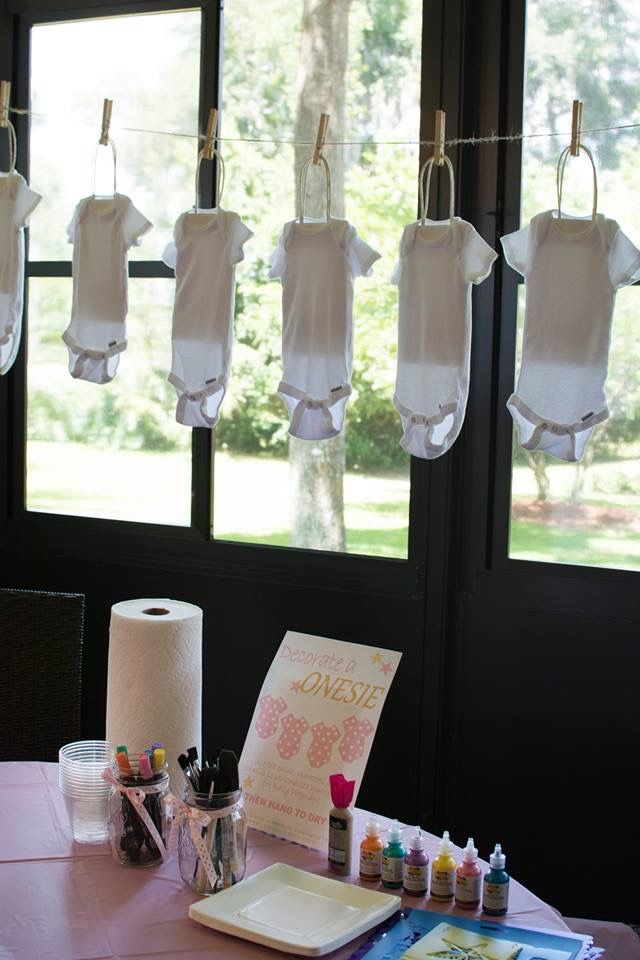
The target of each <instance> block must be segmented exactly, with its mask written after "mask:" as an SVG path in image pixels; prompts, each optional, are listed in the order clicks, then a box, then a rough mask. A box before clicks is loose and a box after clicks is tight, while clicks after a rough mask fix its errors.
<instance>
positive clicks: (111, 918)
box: [0, 762, 568, 960]
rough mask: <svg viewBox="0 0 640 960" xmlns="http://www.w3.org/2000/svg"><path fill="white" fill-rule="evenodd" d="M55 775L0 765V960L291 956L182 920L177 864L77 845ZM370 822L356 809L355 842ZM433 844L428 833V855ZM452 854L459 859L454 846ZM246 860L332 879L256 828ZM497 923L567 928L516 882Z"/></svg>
mask: <svg viewBox="0 0 640 960" xmlns="http://www.w3.org/2000/svg"><path fill="white" fill-rule="evenodd" d="M57 776H58V773H57V764H54V763H36V762H32V763H0V960H36V958H39V957H43V958H44V957H46V958H47V960H120V958H125V957H126V958H127V960H143V958H144V960H149V958H150V957H160V958H162V960H210V958H225V960H226V958H228V960H276V958H278V960H281V958H284V957H291V954H285V953H281V952H280V951H275V950H270V949H268V948H267V947H261V946H259V945H257V944H252V943H248V942H246V941H243V940H238V939H235V938H233V937H229V936H227V935H225V934H222V933H217V932H215V931H213V930H208V929H206V928H205V927H202V926H201V925H200V924H197V923H195V922H194V921H192V920H189V918H188V916H187V910H188V907H189V904H190V903H192V902H193V901H194V900H197V899H199V898H198V897H197V895H196V894H194V893H193V892H192V891H191V890H190V889H189V888H188V887H186V886H185V885H184V884H183V883H182V881H181V879H180V877H179V874H178V866H177V862H176V860H175V858H174V859H172V860H169V861H168V862H166V863H164V864H162V865H161V866H159V867H155V868H147V869H143V868H140V869H136V868H133V867H124V866H121V865H120V864H117V863H116V862H115V861H114V860H113V859H112V857H111V851H110V849H109V847H108V846H107V845H96V846H93V845H86V844H78V843H75V842H74V840H73V838H72V834H71V829H70V826H69V823H68V819H67V814H66V809H65V805H64V800H63V798H62V796H61V794H60V792H59V790H58V785H57ZM368 816H369V815H368V814H367V813H366V812H365V811H357V812H356V837H357V838H360V837H361V836H362V834H363V829H364V823H365V821H366V819H367V817H368ZM379 819H380V820H381V822H382V824H383V826H388V821H385V819H384V818H382V817H381V818H379ZM437 842H438V841H437V838H436V837H433V836H431V835H429V834H427V835H426V850H427V852H428V854H429V857H430V858H432V857H433V856H434V854H435V852H436V847H437ZM456 854H457V855H460V854H461V851H460V849H459V848H457V849H456ZM247 856H248V861H247V874H251V873H255V872H257V871H258V870H261V869H262V868H264V867H266V866H268V865H269V864H270V863H274V862H277V861H281V862H285V863H289V864H291V865H292V866H296V867H300V868H301V869H303V870H310V871H313V872H315V873H320V874H323V875H326V876H332V874H330V873H329V871H328V870H327V865H326V856H324V855H323V854H322V853H320V852H318V851H316V850H308V849H306V848H305V847H301V846H298V845H297V844H293V843H290V842H288V841H284V840H279V839H278V838H275V837H270V836H267V835H266V834H262V833H259V832H257V831H254V830H251V831H249V849H248V854H247ZM483 866H485V867H486V866H487V865H486V864H483ZM350 882H353V883H358V880H357V879H355V878H354V879H353V880H352V881H350ZM394 892H396V891H394ZM397 892H400V891H397ZM404 902H405V905H406V906H413V907H416V906H418V907H423V908H426V909H434V910H437V912H440V913H453V914H455V913H460V914H461V915H464V916H470V914H469V912H468V911H458V910H457V908H455V907H450V908H449V909H447V908H446V907H443V906H442V905H441V904H438V905H437V906H436V905H435V904H432V903H431V901H430V900H428V899H427V900H424V899H419V898H416V897H405V898H404ZM504 919H505V920H506V921H510V922H512V923H516V924H522V925H525V926H537V927H547V928H552V929H555V930H568V927H567V926H566V924H565V923H564V921H563V920H562V918H561V917H560V916H559V915H558V914H557V913H556V912H555V911H554V910H553V909H552V908H551V907H550V906H548V905H547V904H546V903H544V902H543V901H542V900H540V899H539V898H538V897H536V896H535V895H534V894H533V893H531V892H530V891H529V890H527V889H526V888H525V887H523V886H522V885H521V884H519V883H518V882H517V881H515V880H512V881H511V891H510V909H509V913H508V914H507V916H506V918H504ZM362 939H364V938H361V940H362ZM358 942H360V941H353V942H352V943H351V944H348V945H347V946H345V947H343V948H342V949H340V950H338V951H336V952H335V953H333V954H329V956H330V958H331V960H345V958H347V957H348V956H349V955H350V954H351V953H352V951H353V950H354V949H355V947H356V946H357V943H358Z"/></svg>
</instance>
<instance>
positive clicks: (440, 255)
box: [392, 217, 497, 460]
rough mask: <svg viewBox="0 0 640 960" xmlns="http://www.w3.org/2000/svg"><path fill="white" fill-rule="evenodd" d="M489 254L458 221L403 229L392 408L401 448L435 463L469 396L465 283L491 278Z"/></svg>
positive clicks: (491, 252)
mask: <svg viewBox="0 0 640 960" xmlns="http://www.w3.org/2000/svg"><path fill="white" fill-rule="evenodd" d="M496 256H497V254H496V253H495V251H494V250H493V249H492V248H491V247H490V246H489V245H488V244H487V243H485V241H484V240H483V239H482V237H480V235H479V234H478V233H476V231H475V230H474V228H473V227H472V226H471V224H470V223H467V222H466V221H464V220H461V219H460V218H459V217H451V218H450V219H449V220H440V221H435V220H425V221H424V223H422V222H421V221H420V220H417V221H415V222H414V223H410V224H408V225H407V226H406V227H405V228H404V231H403V233H402V238H401V240H400V257H399V260H398V263H397V264H396V268H395V271H394V273H393V277H392V282H393V283H397V284H398V370H397V377H396V391H395V395H394V398H393V402H394V405H395V407H396V409H397V411H398V413H399V414H400V417H401V419H402V427H403V431H404V432H403V436H402V439H401V441H400V445H401V446H402V447H403V448H404V449H405V450H406V451H407V453H411V454H413V456H414V457H422V458H423V459H426V460H433V459H435V458H436V457H440V456H442V454H443V453H446V452H447V450H448V449H449V448H450V447H451V445H452V444H453V442H454V441H455V439H456V437H457V436H458V434H459V433H460V429H461V427H462V422H463V420H464V414H465V409H466V406H467V396H468V393H469V360H470V354H471V285H472V284H474V283H481V282H482V281H483V280H485V279H486V277H488V276H489V273H490V272H491V266H492V264H493V261H494V260H495V259H496Z"/></svg>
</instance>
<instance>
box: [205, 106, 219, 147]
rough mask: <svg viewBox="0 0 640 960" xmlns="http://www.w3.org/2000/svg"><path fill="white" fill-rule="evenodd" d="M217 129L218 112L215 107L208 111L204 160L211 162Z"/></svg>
mask: <svg viewBox="0 0 640 960" xmlns="http://www.w3.org/2000/svg"><path fill="white" fill-rule="evenodd" d="M217 129H218V111H217V110H216V108H215V107H211V110H209V119H208V120H207V131H206V133H205V135H204V147H203V148H202V156H203V158H204V159H205V160H213V152H214V150H215V148H216V133H217Z"/></svg>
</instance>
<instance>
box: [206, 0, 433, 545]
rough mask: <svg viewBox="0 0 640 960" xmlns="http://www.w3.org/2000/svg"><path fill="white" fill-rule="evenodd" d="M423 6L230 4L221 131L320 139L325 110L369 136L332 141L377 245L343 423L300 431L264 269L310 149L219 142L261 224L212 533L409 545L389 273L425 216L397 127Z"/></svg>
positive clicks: (249, 273) (223, 429)
mask: <svg viewBox="0 0 640 960" xmlns="http://www.w3.org/2000/svg"><path fill="white" fill-rule="evenodd" d="M303 8H304V10H305V11H306V12H307V14H308V16H306V17H305V20H304V25H303V16H302V15H303ZM421 8H422V4H421V3H420V2H419V0H403V2H394V3H390V4H380V3H375V4H372V3H370V2H366V0H350V2H349V0H338V2H336V3H332V4H329V3H321V4H316V5H310V4H307V3H304V4H303V2H302V0H274V2H272V3H269V4H263V5H260V4H258V5H256V4H255V3H252V2H251V0H236V2H234V3H233V4H230V5H228V6H227V9H226V11H225V34H224V36H225V51H224V76H223V80H224V82H223V108H224V113H223V117H224V128H223V135H224V136H225V137H229V138H235V137H242V138H248V139H252V138H253V139H261V138H269V139H273V140H289V141H290V140H294V139H297V140H309V139H314V138H315V133H316V128H317V123H318V119H319V116H320V113H321V112H322V111H324V110H326V111H327V112H329V113H330V114H331V120H330V126H329V130H328V135H327V140H328V141H332V140H339V141H343V140H352V141H367V144H366V145H365V146H362V145H359V144H354V145H351V146H342V147H332V146H328V147H327V149H326V154H327V158H328V160H329V163H330V164H331V169H332V175H333V211H332V212H333V215H334V216H338V217H343V216H346V218H347V219H348V220H349V221H350V222H351V223H353V224H354V226H356V228H357V230H358V232H359V234H360V236H361V237H362V238H363V239H364V240H365V241H366V242H367V243H369V244H370V245H371V246H372V247H374V248H375V249H376V250H378V251H379V252H380V253H381V254H382V258H381V259H380V260H379V261H377V262H376V263H375V264H374V267H373V276H372V277H369V278H358V279H356V281H355V299H354V331H355V332H354V370H353V394H352V396H351V397H350V399H349V402H348V405H347V416H346V425H345V428H344V431H343V434H342V436H341V437H340V438H337V439H335V440H325V441H321V442H309V441H302V440H297V441H296V440H290V438H289V436H288V432H287V431H288V420H287V416H286V410H285V406H284V403H283V402H282V400H281V399H280V397H279V396H278V393H277V388H278V383H279V381H280V379H281V375H282V359H281V349H280V334H281V328H282V311H281V286H280V282H279V281H269V280H268V279H267V272H268V261H269V257H270V255H271V253H272V251H273V250H274V248H275V245H276V242H277V239H278V236H279V233H280V230H281V228H282V225H283V224H284V223H285V222H286V221H288V220H290V219H292V218H293V217H294V216H295V215H296V205H295V194H296V183H297V176H296V171H297V168H298V166H299V164H300V162H301V161H302V159H303V158H304V157H306V156H308V155H309V153H310V152H311V147H309V146H299V147H298V148H297V150H296V149H295V148H294V146H292V145H291V144H274V143H265V142H262V143H260V142H253V143H252V142H244V143H238V142H234V141H233V140H229V141H227V142H225V143H224V154H225V160H226V164H227V187H226V192H225V196H224V201H223V205H224V206H225V207H226V208H228V209H232V210H236V211H237V212H238V213H240V214H241V215H242V216H243V219H245V221H246V222H247V223H248V224H249V225H250V226H251V227H252V229H253V230H254V232H255V237H254V238H253V239H252V240H251V241H250V242H249V243H248V244H247V246H246V260H245V262H244V263H243V264H241V266H240V267H239V269H238V294H237V304H236V344H235V348H234V360H233V375H232V379H231V384H230V389H229V392H228V395H227V397H226V398H225V401H224V405H223V407H222V414H221V419H220V422H219V425H218V427H217V429H216V445H217V446H216V457H215V484H214V490H215V504H214V508H215V509H214V533H215V536H216V537H217V538H223V539H233V540H242V541H254V542H261V543H275V544H288V545H292V546H299V547H311V548H317V549H324V550H339V551H343V550H346V551H348V552H353V553H366V554H374V555H379V556H387V557H406V556H407V527H408V505H409V457H408V456H407V455H406V454H405V453H404V451H403V450H402V449H401V448H400V446H399V439H400V436H401V429H400V420H399V417H398V415H397V413H396V412H395V410H394V407H393V405H392V396H393V385H394V378H395V361H396V351H395V343H396V322H397V320H396V316H397V299H396V288H395V287H393V286H392V285H391V284H390V282H389V281H390V277H391V273H392V270H393V266H394V263H395V259H396V255H397V249H398V242H399V239H400V234H401V231H402V227H403V226H404V225H405V224H406V223H408V222H410V221H411V220H413V219H415V206H416V195H417V190H416V182H417V171H418V157H417V148H414V147H409V146H405V145H402V146H394V145H391V144H389V143H388V141H398V140H399V141H406V140H413V141H416V140H417V139H418V134H419V77H420V69H419V67H420V37H421ZM273 23H277V24H278V29H277V31H274V30H273V29H272V24H273ZM323 37H324V40H323ZM327 37H330V42H327V40H326V38H327ZM256 38H258V39H257V40H256ZM321 51H324V53H321ZM325 54H326V56H325ZM373 141H382V142H383V143H381V144H379V145H376V144H375V143H374V142H373ZM309 179H310V183H311V187H310V197H311V199H310V204H309V206H308V207H307V209H306V213H307V214H309V215H311V216H318V215H320V216H323V215H324V209H323V208H322V206H321V205H320V202H319V201H320V198H321V197H322V196H323V194H322V189H323V188H322V185H321V180H320V174H319V172H318V170H316V169H313V170H312V171H311V172H310V175H309Z"/></svg>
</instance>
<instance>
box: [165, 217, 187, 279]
mask: <svg viewBox="0 0 640 960" xmlns="http://www.w3.org/2000/svg"><path fill="white" fill-rule="evenodd" d="M184 216H185V215H184V213H181V214H180V216H179V217H178V219H177V220H176V222H175V223H174V225H173V239H172V240H170V241H169V243H168V244H167V245H166V247H165V248H164V250H163V251H162V258H161V259H162V261H163V263H166V265H167V266H168V267H169V268H170V269H171V270H175V269H176V266H177V263H178V245H179V243H180V241H181V240H182V229H183V224H184Z"/></svg>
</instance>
